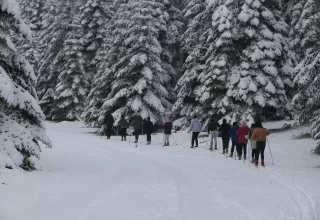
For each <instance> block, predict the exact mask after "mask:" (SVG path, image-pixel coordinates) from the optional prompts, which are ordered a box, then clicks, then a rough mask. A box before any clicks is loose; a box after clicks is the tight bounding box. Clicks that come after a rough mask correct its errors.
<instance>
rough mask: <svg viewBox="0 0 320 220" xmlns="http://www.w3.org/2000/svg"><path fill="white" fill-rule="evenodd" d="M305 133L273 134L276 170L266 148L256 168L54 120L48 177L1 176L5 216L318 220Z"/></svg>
mask: <svg viewBox="0 0 320 220" xmlns="http://www.w3.org/2000/svg"><path fill="white" fill-rule="evenodd" d="M274 125H275V124H272V123H269V124H268V126H267V127H270V128H272V127H275V126H274ZM276 125H277V124H276ZM281 126H282V124H281ZM303 130H306V128H302V129H296V130H289V131H287V132H281V133H277V134H272V135H271V136H270V139H269V140H270V144H271V148H272V152H273V156H274V160H275V165H274V166H273V165H272V162H271V158H270V154H269V149H267V150H266V156H267V158H266V168H261V167H260V168H256V167H254V166H252V165H249V163H248V162H245V163H244V161H236V160H234V159H232V158H226V157H224V156H223V155H222V154H221V151H219V152H212V153H211V152H210V151H208V150H206V144H205V143H204V144H201V145H200V147H199V149H190V148H189V146H190V144H189V134H187V133H179V134H175V138H176V140H177V142H178V144H179V146H175V145H174V141H173V140H171V144H172V146H170V147H166V148H163V147H161V146H160V144H158V142H157V140H156V139H155V138H153V145H151V146H146V145H143V144H140V145H139V147H138V148H135V147H134V144H132V143H129V142H120V141H119V137H113V138H112V140H106V139H105V138H101V137H98V136H95V135H93V134H92V133H90V132H92V129H87V128H83V126H82V124H81V123H67V122H64V123H59V124H54V123H48V134H49V136H50V137H51V139H52V141H53V146H54V148H53V149H52V150H50V149H44V151H43V153H42V160H41V163H42V169H43V170H42V171H36V172H31V173H26V172H23V171H21V170H0V181H1V182H0V184H1V185H0V204H1V205H0V220H189V219H190V220H196V219H197V220H209V219H210V220H212V219H219V220H229V219H230V220H251V219H252V220H269V219H270V220H319V219H320V209H319V207H320V187H319V183H320V158H319V157H316V156H312V155H311V154H310V151H311V149H312V148H314V146H315V142H314V141H312V140H310V139H302V140H293V139H292V136H293V135H296V134H299V133H301V132H302V131H303ZM158 138H159V139H161V138H162V135H161V134H159V135H158ZM140 141H144V142H145V140H144V139H143V138H141V139H140ZM201 141H202V140H201Z"/></svg>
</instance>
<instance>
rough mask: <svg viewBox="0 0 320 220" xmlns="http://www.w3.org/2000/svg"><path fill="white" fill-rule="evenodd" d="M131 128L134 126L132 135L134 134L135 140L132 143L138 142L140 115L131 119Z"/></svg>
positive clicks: (140, 125)
mask: <svg viewBox="0 0 320 220" xmlns="http://www.w3.org/2000/svg"><path fill="white" fill-rule="evenodd" d="M133 128H134V135H135V138H136V140H135V142H134V143H138V141H139V135H140V133H141V129H142V118H141V116H140V115H136V116H135V118H134V121H133Z"/></svg>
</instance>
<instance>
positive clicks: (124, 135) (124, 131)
mask: <svg viewBox="0 0 320 220" xmlns="http://www.w3.org/2000/svg"><path fill="white" fill-rule="evenodd" d="M122 132H123V133H122V135H123V137H124V140H125V141H126V140H127V129H126V128H123V129H122Z"/></svg>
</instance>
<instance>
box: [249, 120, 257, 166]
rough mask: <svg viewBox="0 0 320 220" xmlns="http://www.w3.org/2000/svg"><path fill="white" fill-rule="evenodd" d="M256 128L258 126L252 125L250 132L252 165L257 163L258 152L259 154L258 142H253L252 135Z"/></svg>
mask: <svg viewBox="0 0 320 220" xmlns="http://www.w3.org/2000/svg"><path fill="white" fill-rule="evenodd" d="M255 127H256V124H254V123H253V124H251V130H250V132H249V140H250V146H251V158H252V159H251V163H255V161H256V152H257V147H256V146H257V142H256V141H253V140H251V137H252V134H253V131H254V129H255Z"/></svg>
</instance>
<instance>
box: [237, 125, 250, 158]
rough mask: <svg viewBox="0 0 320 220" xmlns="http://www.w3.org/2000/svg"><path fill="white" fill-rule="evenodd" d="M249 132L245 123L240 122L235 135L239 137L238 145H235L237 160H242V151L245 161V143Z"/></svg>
mask: <svg viewBox="0 0 320 220" xmlns="http://www.w3.org/2000/svg"><path fill="white" fill-rule="evenodd" d="M249 132H250V128H248V126H247V123H246V122H245V121H242V122H241V126H240V128H239V129H238V130H237V135H238V136H239V139H238V145H237V153H238V157H239V160H241V159H242V151H243V152H244V155H243V158H244V159H247V143H248V139H247V138H248V135H249Z"/></svg>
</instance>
